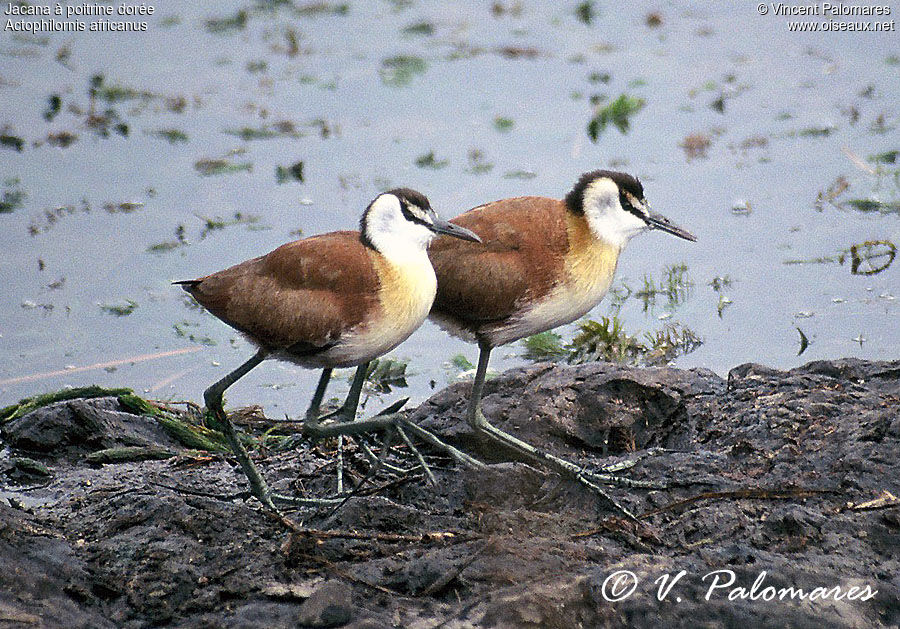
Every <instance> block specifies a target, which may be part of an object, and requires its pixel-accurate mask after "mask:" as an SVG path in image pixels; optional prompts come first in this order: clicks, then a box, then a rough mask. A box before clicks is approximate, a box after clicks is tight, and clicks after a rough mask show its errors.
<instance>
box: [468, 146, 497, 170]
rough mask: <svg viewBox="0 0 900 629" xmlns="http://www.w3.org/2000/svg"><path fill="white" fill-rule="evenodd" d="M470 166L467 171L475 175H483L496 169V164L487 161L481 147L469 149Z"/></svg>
mask: <svg viewBox="0 0 900 629" xmlns="http://www.w3.org/2000/svg"><path fill="white" fill-rule="evenodd" d="M468 157H469V166H468V167H467V168H466V172H467V173H471V174H473V175H483V174H485V173H489V172H491V170H493V169H494V165H493V164H492V163H491V162H489V161H487V158H486V157H485V155H484V153H483V152H482V151H481V149H471V150H470V151H469V156H468Z"/></svg>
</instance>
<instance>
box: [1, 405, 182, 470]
mask: <svg viewBox="0 0 900 629" xmlns="http://www.w3.org/2000/svg"><path fill="white" fill-rule="evenodd" d="M2 433H3V438H4V440H5V441H6V442H7V443H9V444H10V445H11V446H13V447H14V448H17V449H20V450H25V451H30V452H35V453H44V454H49V453H51V452H52V453H53V454H54V456H59V455H60V454H63V453H66V454H67V455H74V456H79V455H83V454H84V453H86V452H92V451H95V450H104V449H107V448H113V447H121V446H141V447H149V446H171V447H177V445H178V444H175V443H174V442H173V441H172V439H171V438H169V436H168V435H166V433H165V432H164V431H163V430H162V429H161V428H160V427H159V426H158V424H157V423H156V421H155V420H153V419H152V418H149V417H146V416H143V415H135V414H133V413H129V412H126V410H125V408H124V407H123V406H122V405H121V404H120V402H119V400H118V399H117V398H115V397H105V398H90V399H75V400H65V401H62V402H56V403H54V404H48V405H47V406H42V407H40V408H37V409H35V410H33V411H31V412H30V413H28V414H27V415H23V416H22V417H19V418H18V419H14V420H12V421H10V422H8V423H6V424H5V425H3V428H2Z"/></svg>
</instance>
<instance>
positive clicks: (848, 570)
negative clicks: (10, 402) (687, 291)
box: [0, 359, 900, 629]
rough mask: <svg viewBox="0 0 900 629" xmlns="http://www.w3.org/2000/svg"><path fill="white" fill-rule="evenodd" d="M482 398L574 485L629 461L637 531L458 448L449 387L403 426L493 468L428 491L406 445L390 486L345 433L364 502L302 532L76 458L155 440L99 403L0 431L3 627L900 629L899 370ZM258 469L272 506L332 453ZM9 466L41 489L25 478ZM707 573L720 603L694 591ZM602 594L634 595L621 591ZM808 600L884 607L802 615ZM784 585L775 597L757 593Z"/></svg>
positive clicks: (210, 477) (441, 461) (312, 489)
mask: <svg viewBox="0 0 900 629" xmlns="http://www.w3.org/2000/svg"><path fill="white" fill-rule="evenodd" d="M487 388H488V395H487V398H486V401H488V400H489V403H486V404H485V413H486V414H487V415H488V417H489V418H490V419H492V420H493V421H495V422H496V423H497V424H498V425H500V426H501V427H503V428H506V429H507V430H509V431H511V432H514V433H516V434H517V435H518V436H520V437H523V438H527V439H528V440H529V441H531V442H532V443H533V444H535V445H537V446H540V447H543V448H546V449H548V450H550V451H552V452H554V453H557V454H559V455H561V456H563V457H565V458H567V459H569V460H570V461H572V462H574V463H576V464H578V465H580V466H583V467H585V468H586V469H589V470H599V469H601V468H602V467H603V466H606V465H609V464H622V465H623V466H624V467H623V469H622V470H621V471H619V472H617V473H619V474H621V475H623V476H626V477H627V478H628V479H629V480H631V481H638V482H647V483H653V484H654V486H653V487H651V488H641V487H620V486H613V485H610V486H608V487H606V491H607V492H608V493H609V494H610V495H612V496H613V497H614V498H615V499H616V500H617V501H619V502H620V503H621V504H623V505H625V506H626V507H627V508H628V509H629V510H630V511H631V512H633V513H635V514H638V515H639V516H640V517H639V520H638V521H637V522H635V521H632V520H629V519H627V518H625V517H623V515H622V514H621V513H620V512H617V511H615V510H613V509H612V508H611V507H610V505H609V503H608V502H606V501H604V500H603V499H601V498H600V497H598V496H597V495H595V494H594V493H591V492H589V491H588V490H586V489H585V488H584V487H583V486H581V485H579V484H578V483H577V482H574V481H571V480H567V479H561V478H560V477H559V476H557V475H556V474H554V473H550V472H547V471H546V470H544V469H541V468H539V467H538V466H537V465H536V464H535V463H533V462H523V461H517V460H512V457H509V456H507V453H504V452H499V451H497V450H496V448H492V446H491V445H490V444H489V443H488V444H486V443H484V442H483V440H482V439H481V438H480V437H479V436H477V435H474V434H472V433H471V430H470V429H469V427H468V425H467V424H466V423H465V421H464V419H463V417H464V412H465V405H466V402H467V396H468V384H466V383H462V384H460V385H454V386H452V387H449V388H448V389H445V390H444V391H441V392H439V393H437V394H436V395H435V396H434V397H433V398H432V399H431V400H429V401H428V402H426V403H425V404H423V405H422V406H421V407H420V408H419V409H417V410H416V411H415V412H414V417H416V418H417V419H418V420H420V421H421V422H423V423H424V424H425V425H427V426H428V427H430V428H431V429H433V430H436V431H437V432H438V433H440V434H441V436H443V437H444V438H447V439H449V440H451V441H454V442H456V443H457V444H460V445H461V446H462V447H463V448H465V449H467V450H469V451H470V453H472V454H475V453H481V456H483V457H484V458H485V459H487V460H489V461H493V462H494V463H492V464H490V465H487V466H486V467H484V468H479V469H471V470H470V469H462V468H460V467H458V466H456V465H455V464H454V463H453V462H452V461H451V460H450V459H448V458H447V457H445V456H442V455H441V454H439V453H437V452H435V451H433V450H431V449H429V448H428V447H421V450H422V454H423V455H424V456H425V457H426V458H427V459H428V461H429V464H430V465H431V467H432V470H433V471H434V473H435V475H436V478H437V483H436V484H435V485H433V486H432V485H429V484H427V482H426V481H425V480H424V475H423V474H422V473H421V472H420V471H419V470H418V469H417V466H418V460H417V459H415V457H413V456H412V455H411V454H410V453H409V451H408V450H407V449H405V448H403V447H400V448H397V449H396V450H395V451H394V452H392V453H390V454H389V455H388V461H389V462H390V463H391V467H390V469H387V468H385V469H382V470H380V471H379V472H378V473H377V474H375V475H374V476H373V477H372V478H367V477H368V474H369V472H370V470H371V462H370V461H369V460H368V459H367V458H365V456H363V454H362V452H361V450H362V449H361V448H360V447H358V442H357V441H356V440H351V439H345V444H344V446H345V447H344V478H345V483H347V485H348V486H352V487H354V488H355V490H356V491H357V492H358V495H355V496H354V497H352V498H350V499H349V500H348V501H347V502H346V504H344V505H343V506H342V507H340V508H339V509H338V510H337V511H336V512H334V513H333V510H334V507H333V506H323V507H305V508H300V509H291V510H288V511H287V516H288V517H290V518H292V519H293V520H294V523H295V526H297V527H302V528H303V529H306V532H305V534H300V533H298V532H297V531H296V530H294V529H291V530H289V529H288V528H287V527H285V526H284V524H283V521H282V520H279V519H278V518H276V517H273V515H272V514H267V513H265V512H263V511H262V510H260V509H259V505H258V503H257V502H256V501H255V500H252V499H248V498H247V493H246V481H245V479H244V478H243V476H242V474H241V471H240V469H239V467H238V466H237V465H236V463H235V462H234V460H233V457H230V456H227V455H225V456H223V455H211V454H202V455H190V456H185V455H181V456H176V457H174V458H172V459H169V460H165V461H162V460H145V461H134V460H129V461H126V462H121V463H117V464H116V465H106V466H102V467H98V466H94V465H90V464H89V462H88V461H87V460H86V458H85V457H84V453H85V452H88V451H92V449H99V448H102V447H107V446H106V444H110V443H118V445H115V446H112V447H117V448H128V447H134V446H128V445H123V444H122V443H121V440H122V435H123V434H124V435H129V434H130V435H137V437H140V438H142V439H144V440H145V441H147V442H150V443H151V445H153V444H156V445H154V447H169V446H168V445H167V443H160V442H162V441H163V440H164V438H165V437H164V436H160V435H159V434H158V433H156V432H155V430H156V427H155V426H154V424H153V422H152V420H148V419H135V418H134V417H133V416H130V417H121V416H120V415H118V414H119V413H124V410H123V409H121V408H119V407H117V406H116V405H115V404H114V400H113V401H104V402H100V403H92V404H88V407H93V410H84V406H83V405H85V404H87V402H86V401H83V400H77V401H73V402H72V403H73V404H75V407H74V410H73V409H72V408H71V407H67V408H63V409H61V410H60V409H56V410H52V411H49V412H48V413H46V414H45V415H43V416H42V415H38V416H35V417H36V418H37V421H39V422H46V423H43V424H41V425H43V426H44V427H45V428H46V433H45V432H44V431H43V430H40V431H39V430H36V429H35V428H34V425H29V423H28V422H25V423H22V424H21V425H14V426H13V431H12V435H13V439H10V438H9V435H10V433H9V424H10V423H12V422H8V425H7V426H4V439H6V444H5V445H4V449H3V450H2V451H0V469H2V470H4V471H5V473H4V474H2V475H0V565H2V566H3V568H4V570H3V571H0V618H2V619H3V620H4V621H9V620H14V621H15V622H18V623H20V624H22V623H25V624H28V623H30V624H34V625H36V626H48V627H56V626H67V627H68V626H76V627H80V626H81V627H88V626H90V627H94V626H96V627H105V626H117V627H120V626H121V627H147V626H188V627H220V626H241V627H253V628H255V627H297V626H300V625H299V621H300V620H302V621H303V622H307V623H310V624H309V625H307V626H326V625H328V624H329V623H330V624H331V626H339V625H341V624H342V623H345V624H343V626H349V627H354V628H357V629H362V628H363V627H366V628H367V627H387V626H400V627H410V628H419V627H434V626H437V625H440V624H443V625H444V626H447V627H571V626H579V625H580V626H584V627H620V626H632V627H637V628H639V629H640V628H648V629H649V628H651V627H658V626H675V627H679V626H680V627H730V626H747V627H754V626H793V627H820V626H829V627H866V628H868V627H891V626H896V625H898V624H900V577H898V575H900V501H898V499H897V496H900V480H898V479H900V428H898V426H900V424H898V421H900V420H898V411H897V409H898V408H900V361H894V362H865V361H858V360H850V359H847V360H840V361H817V362H814V363H810V364H808V365H805V366H803V367H799V368H797V369H792V370H789V371H780V370H776V369H771V368H767V367H764V366H760V365H753V364H747V365H741V366H739V367H736V368H735V369H734V370H732V372H731V373H730V374H729V375H728V379H727V381H726V380H724V379H722V378H719V377H718V376H716V375H715V374H712V373H710V372H707V371H704V370H678V369H671V368H662V369H632V368H625V367H621V366H618V365H608V364H600V363H598V364H590V365H581V366H577V367H573V366H567V365H550V364H546V365H534V366H530V367H527V368H523V369H517V370H512V371H510V372H507V373H506V374H503V375H502V376H500V377H499V378H497V379H495V380H492V381H491V382H490V383H489V384H488V387H487ZM107 405H108V406H107ZM53 413H58V414H59V417H62V418H63V419H59V420H53V421H51V420H50V419H47V417H50V418H52V417H53V416H54V415H53ZM92 413H93V415H92ZM75 414H78V415H79V417H77V418H76V417H74V415H75ZM126 415H127V413H126ZM35 417H33V418H32V419H35ZM42 417H43V419H41V418H42ZM85 417H86V419H85ZM22 419H25V418H24V417H23V418H20V419H19V420H15V421H16V422H20V421H21V420H22ZM142 422H143V423H142ZM261 425H263V426H265V422H261ZM73 426H74V428H73ZM69 428H72V432H71V434H70V433H68V432H67V430H68V429H69ZM246 429H247V430H253V427H252V426H248V427H247V428H246ZM263 429H264V428H259V429H258V430H259V431H260V432H259V434H261V432H262V430H263ZM133 438H134V437H129V438H128V439H133ZM367 439H369V441H368V443H369V445H370V446H371V447H373V448H378V447H379V444H380V443H381V439H380V436H379V435H375V436H372V437H369V438H367ZM50 444H55V445H53V447H50ZM248 444H252V441H250V440H248ZM7 446H8V447H7ZM656 446H662V447H656ZM179 451H181V452H183V451H182V450H180V449H179ZM251 452H252V456H253V457H254V459H255V460H256V461H257V463H258V465H259V466H260V468H261V471H262V472H263V474H264V475H265V476H266V478H267V479H268V480H269V481H270V483H271V485H272V486H273V487H275V488H276V489H277V490H278V491H280V492H282V493H293V494H298V495H302V496H306V497H324V496H328V495H330V494H329V492H331V491H333V487H334V475H333V473H334V472H333V470H334V464H335V461H334V448H333V444H330V443H327V442H323V443H322V444H320V445H319V446H317V447H302V448H298V449H296V450H290V451H279V450H275V449H267V448H263V447H260V448H251ZM23 458H26V459H27V458H32V459H33V460H34V461H37V462H39V463H40V464H41V465H44V466H45V467H46V468H47V469H48V470H49V471H50V472H51V473H52V476H50V477H47V476H41V475H35V474H34V473H33V472H31V473H29V474H28V475H27V476H26V475H25V472H24V471H23V470H26V469H28V465H27V463H26V464H22V463H21V460H22V459H23ZM628 465H631V467H628ZM19 476H22V477H23V478H25V479H26V480H28V481H29V482H30V484H28V485H21V484H18V483H19V482H21V480H22V479H19V478H18V477H19ZM364 479H366V480H365V482H363V480H364ZM7 503H9V504H11V505H12V504H14V505H18V508H15V509H11V508H9V507H6V504H7ZM335 530H337V531H338V533H339V534H336V535H335V534H334V533H335ZM23 575H24V576H23ZM613 575H616V576H615V577H613ZM678 575H681V576H678ZM717 575H718V577H719V580H718V582H717V585H722V587H717V588H716V589H714V590H712V592H710V586H711V584H712V581H713V580H714V579H715V578H716V576H717ZM611 578H613V579H615V578H621V579H622V581H621V586H622V587H625V588H627V587H631V584H633V585H634V591H633V592H631V593H630V594H629V595H628V596H619V597H618V598H617V597H616V595H615V592H611V591H610V590H609V587H610V581H609V579H611ZM732 579H733V583H730V581H732ZM726 583H727V585H725V584H726ZM604 584H606V588H604ZM664 585H671V589H670V590H666V591H665V592H661V589H660V588H661V586H664ZM754 587H755V589H754ZM791 588H794V589H793V590H792V589H791ZM816 588H819V591H820V594H821V591H824V590H827V591H828V592H834V591H835V590H834V588H840V590H839V591H840V592H843V593H844V594H846V593H847V592H849V591H851V589H853V588H856V590H855V592H856V593H857V594H859V593H860V592H864V591H865V588H869V591H870V592H875V591H877V593H876V594H874V595H873V596H871V597H867V598H865V599H863V598H859V596H857V597H856V598H852V599H851V598H848V597H847V596H841V597H836V596H835V595H834V594H830V595H829V596H825V597H822V596H819V597H818V598H817V599H815V600H810V598H809V593H810V592H811V591H813V590H815V589H816ZM823 589H824V590H823ZM795 590H797V591H799V590H802V591H803V592H805V593H806V597H805V598H798V597H797V594H796V592H795ZM781 591H784V592H786V593H787V594H786V595H787V598H785V599H784V600H781V599H779V600H777V601H775V600H769V601H767V600H764V598H763V597H764V596H770V595H772V596H780V594H779V593H780V592H781ZM772 592H774V593H775V594H771V593H772ZM791 592H794V595H793V597H792V596H791V594H790V593H791ZM679 598H680V601H679V600H678V599H679ZM301 610H302V615H301ZM347 623H349V624H347Z"/></svg>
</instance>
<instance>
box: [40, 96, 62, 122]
mask: <svg viewBox="0 0 900 629" xmlns="http://www.w3.org/2000/svg"><path fill="white" fill-rule="evenodd" d="M60 109H62V97H61V96H60V95H59V94H51V95H50V96H48V97H47V108H46V109H45V110H44V113H43V114H41V115H42V116H43V118H44V120H46V121H47V122H52V121H53V119H54V118H56V114H58V113H59V111H60Z"/></svg>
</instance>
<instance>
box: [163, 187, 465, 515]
mask: <svg viewBox="0 0 900 629" xmlns="http://www.w3.org/2000/svg"><path fill="white" fill-rule="evenodd" d="M436 234H447V235H449V236H454V237H456V238H461V239H464V240H471V241H477V240H478V236H476V235H475V234H473V233H472V232H471V231H469V230H468V229H465V228H464V227H460V226H458V225H453V224H451V223H448V222H446V221H443V220H441V219H439V218H438V217H437V215H436V214H435V212H434V210H433V209H432V208H431V204H430V203H429V202H428V199H427V198H426V197H425V196H424V195H423V194H421V193H419V192H416V191H415V190H410V189H409V188H397V189H394V190H390V191H388V192H385V193H383V194H380V195H378V196H377V197H376V198H375V200H373V201H372V202H371V203H370V204H369V206H368V207H367V208H366V210H365V212H364V213H363V215H362V219H361V220H360V230H359V231H358V232H356V231H339V232H332V233H328V234H323V235H320V236H313V237H311V238H305V239H303V240H297V241H294V242H291V243H288V244H285V245H282V246H281V247H278V248H277V249H275V250H274V251H272V252H270V253H268V254H266V255H264V256H261V257H258V258H253V259H252V260H247V261H245V262H241V263H240V264H237V265H235V266H232V267H230V268H227V269H225V270H224V271H219V272H218V273H213V274H211V275H206V276H204V277H201V278H199V279H195V280H186V281H179V282H175V283H176V284H179V285H181V287H182V288H183V289H184V290H186V291H187V292H188V293H190V295H191V296H192V297H193V298H194V299H196V300H197V301H198V302H199V303H200V304H201V305H203V306H204V307H205V308H206V309H207V310H208V311H209V312H211V313H212V314H213V315H215V316H216V317H218V318H219V319H221V320H222V321H224V322H225V323H227V324H228V325H230V326H231V327H233V328H235V329H236V330H238V331H239V332H241V333H242V334H243V335H244V336H245V337H247V339H248V340H249V341H250V342H251V343H253V344H254V345H255V346H256V347H257V348H258V350H257V352H256V353H255V354H254V355H253V357H251V358H250V359H249V360H248V361H246V362H245V363H244V364H242V365H241V366H240V367H238V368H237V369H235V370H234V371H232V372H231V373H229V374H228V375H226V376H225V377H224V378H222V379H221V380H219V381H218V382H216V383H215V384H213V385H212V386H210V387H209V388H208V389H206V391H205V392H204V393H203V398H204V401H205V402H206V407H207V409H209V410H210V411H211V412H212V413H213V414H214V416H215V417H216V418H217V419H218V421H219V422H220V423H221V424H222V426H223V427H224V429H225V434H226V437H227V438H228V440H229V443H230V445H231V447H232V449H233V450H234V453H235V456H236V457H237V458H238V460H239V462H240V464H241V467H242V469H243V470H244V473H245V474H246V475H247V478H248V480H249V481H250V486H251V490H252V492H253V494H254V495H255V496H256V497H257V498H258V499H259V500H260V502H262V503H263V504H265V505H266V506H268V507H273V503H272V500H271V494H270V492H269V489H268V487H267V485H266V483H265V481H264V480H263V478H262V476H261V475H260V474H259V472H258V471H257V469H256V466H255V465H254V464H253V462H252V461H251V460H250V457H249V456H248V455H247V452H246V450H245V449H244V447H243V444H241V442H240V440H239V439H238V437H237V434H236V432H235V430H234V426H233V425H232V424H231V422H230V420H229V419H228V417H227V415H225V412H224V410H223V408H222V394H223V393H224V392H225V390H226V389H227V388H228V387H230V386H231V385H232V384H234V383H235V382H236V381H237V380H238V379H240V378H241V377H243V376H244V375H246V374H247V372H249V371H250V370H251V369H253V368H254V367H255V366H257V365H258V364H259V363H261V362H262V361H263V360H265V359H266V358H270V357H271V358H276V359H279V360H285V361H289V362H292V363H296V364H298V365H301V366H303V367H308V368H321V369H322V375H321V377H320V378H319V383H318V385H317V386H316V390H315V393H314V395H313V398H312V401H311V403H310V406H309V410H307V412H306V419H305V421H304V432H310V433H313V434H316V430H315V429H316V428H317V426H318V425H319V424H318V422H319V419H320V418H319V406H320V404H321V402H322V398H323V396H324V394H325V389H326V387H327V386H328V381H329V379H330V377H331V371H332V369H334V368H335V367H352V366H358V368H357V370H356V374H355V376H354V378H353V383H352V385H351V387H350V392H349V394H348V395H347V399H346V400H345V401H344V404H343V406H342V407H341V409H340V410H339V411H338V412H337V413H336V415H338V416H340V417H342V418H343V419H344V420H346V422H352V420H353V419H354V418H355V416H356V409H357V405H358V403H359V396H360V391H361V390H362V386H363V383H364V381H365V376H366V368H367V366H368V363H369V361H371V360H373V359H374V358H377V357H378V356H381V355H383V354H386V353H387V352H389V351H391V350H392V349H394V348H395V347H397V346H398V345H399V344H400V343H402V342H403V341H405V340H406V339H407V338H408V337H409V336H410V335H411V334H412V333H413V332H414V331H415V330H416V329H417V328H418V327H419V326H420V325H421V324H422V322H423V321H424V320H425V318H426V317H427V316H428V312H429V310H430V309H431V304H432V302H433V300H434V296H435V292H436V287H437V283H436V279H435V274H434V269H433V268H432V266H431V262H430V261H429V259H428V255H427V253H426V247H427V246H428V244H429V243H430V242H431V240H432V238H434V236H435V235H436ZM360 424H362V422H355V423H354V426H359V425H360ZM357 432H358V430H357ZM329 434H342V433H340V432H332V433H329Z"/></svg>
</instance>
